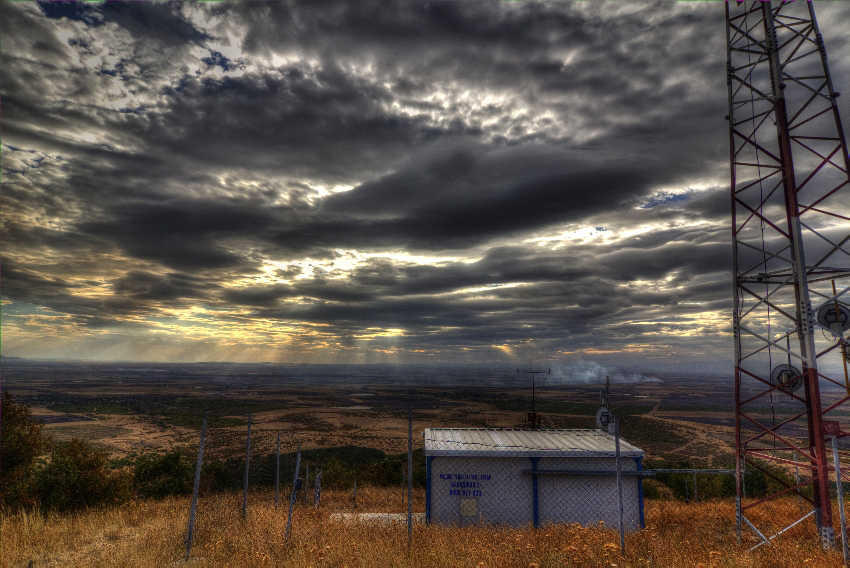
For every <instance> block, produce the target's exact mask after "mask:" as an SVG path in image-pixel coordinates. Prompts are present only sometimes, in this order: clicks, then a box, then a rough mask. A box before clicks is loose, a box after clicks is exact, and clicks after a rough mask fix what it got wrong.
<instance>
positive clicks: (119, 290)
mask: <svg viewBox="0 0 850 568" xmlns="http://www.w3.org/2000/svg"><path fill="white" fill-rule="evenodd" d="M112 286H113V289H114V291H115V295H117V296H126V297H130V298H133V299H135V300H146V301H150V300H153V301H169V300H177V299H179V298H191V299H203V298H206V297H208V296H209V294H208V292H209V291H210V290H213V289H218V288H221V285H219V284H217V283H214V282H212V281H211V280H210V279H204V278H198V277H195V276H191V275H188V274H181V273H177V272H172V273H167V274H164V275H160V274H153V273H151V272H146V271H144V270H132V271H130V272H128V273H127V274H125V275H124V276H122V277H121V278H117V279H115V280H113V282H112Z"/></svg>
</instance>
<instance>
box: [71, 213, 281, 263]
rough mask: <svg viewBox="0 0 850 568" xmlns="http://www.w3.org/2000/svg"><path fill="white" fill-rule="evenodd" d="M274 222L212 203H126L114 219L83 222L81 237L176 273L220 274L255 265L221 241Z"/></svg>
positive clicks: (80, 229)
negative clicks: (110, 244)
mask: <svg viewBox="0 0 850 568" xmlns="http://www.w3.org/2000/svg"><path fill="white" fill-rule="evenodd" d="M270 222H271V220H270V218H269V217H268V215H266V214H265V213H263V212H262V211H257V210H254V209H249V208H246V207H244V206H241V207H240V206H239V205H237V204H227V205H226V204H223V203H215V202H210V201H200V200H199V201H191V202H187V201H175V202H171V203H153V204H152V203H139V204H122V205H121V206H118V207H116V208H115V209H114V210H113V211H112V212H111V218H109V219H105V220H102V221H94V222H84V223H81V224H80V225H79V227H78V229H79V231H80V232H82V233H83V234H87V235H90V236H95V237H99V238H101V239H103V240H105V241H110V242H113V243H115V244H117V245H118V246H120V247H121V248H122V249H124V251H125V252H126V253H127V254H129V255H131V256H133V257H136V258H140V259H145V260H153V261H157V262H160V263H162V264H163V265H165V266H168V267H170V268H176V269H188V270H191V269H195V270H199V269H216V268H235V267H238V266H241V267H242V268H243V269H246V270H250V267H251V265H252V264H254V262H252V261H251V260H250V259H248V258H246V257H245V256H242V255H239V254H235V253H233V252H230V251H229V250H227V249H226V248H225V247H224V246H223V245H222V244H220V243H219V242H217V239H226V238H228V237H230V236H233V235H241V234H247V233H250V232H251V231H252V230H255V229H262V227H263V226H267V225H269V224H270Z"/></svg>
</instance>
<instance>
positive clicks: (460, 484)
mask: <svg viewBox="0 0 850 568" xmlns="http://www.w3.org/2000/svg"><path fill="white" fill-rule="evenodd" d="M531 467H532V463H531V460H530V459H528V458H466V457H441V456H438V457H434V458H433V460H432V462H431V522H434V523H440V524H455V525H466V524H470V523H494V524H505V525H511V526H523V525H527V524H529V523H532V522H533V520H534V497H533V476H532V475H530V474H526V473H523V470H525V469H531ZM615 467H616V462H615V460H614V459H613V458H540V460H539V461H538V464H537V468H538V469H567V470H576V469H588V470H610V471H614V469H615ZM622 467H623V471H635V470H637V463H636V462H635V460H633V459H632V458H623V459H622ZM441 476H443V477H442V478H441ZM473 476H475V477H474V478H473ZM486 476H490V477H489V479H487V478H486ZM537 480H538V481H537V483H538V485H537V491H538V514H539V520H540V525H541V526H542V525H543V524H545V523H547V522H565V523H580V524H583V525H593V524H597V523H599V521H603V522H604V523H605V524H606V525H607V526H609V527H611V528H613V529H616V528H617V527H618V524H617V523H618V507H617V484H616V478H615V477H614V476H610V477H608V476H576V475H538V476H537ZM453 484H454V485H453ZM469 499H474V500H475V503H474V509H475V511H476V513H477V515H476V516H474V517H470V516H466V517H465V516H461V501H462V500H469ZM623 503H624V513H625V515H624V518H625V524H626V529H627V530H636V529H639V528H640V516H639V514H640V513H639V495H638V478H637V477H635V476H623ZM466 506H467V512H469V509H470V503H469V502H467V503H466Z"/></svg>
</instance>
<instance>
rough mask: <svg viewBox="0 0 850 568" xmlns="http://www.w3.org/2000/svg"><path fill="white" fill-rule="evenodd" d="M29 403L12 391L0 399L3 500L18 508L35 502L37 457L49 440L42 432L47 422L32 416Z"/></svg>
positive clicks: (0, 497)
mask: <svg viewBox="0 0 850 568" xmlns="http://www.w3.org/2000/svg"><path fill="white" fill-rule="evenodd" d="M31 415H32V412H31V411H30V408H29V406H26V405H25V404H15V402H14V401H13V400H12V395H11V394H10V393H9V391H5V392H4V393H3V398H2V401H0V416H2V424H0V467H2V470H0V504H2V506H3V507H4V508H9V509H18V508H21V507H31V506H33V505H34V504H35V497H34V495H33V483H34V480H35V472H36V469H37V465H36V464H37V459H38V457H39V455H40V454H41V453H42V452H44V451H45V449H46V447H47V442H48V440H47V439H46V438H45V437H44V436H43V435H42V427H43V424H41V423H38V422H34V421H32V419H31Z"/></svg>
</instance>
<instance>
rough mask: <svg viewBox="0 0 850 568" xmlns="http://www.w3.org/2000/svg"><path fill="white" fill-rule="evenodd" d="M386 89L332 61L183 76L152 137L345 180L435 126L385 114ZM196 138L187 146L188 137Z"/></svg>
mask: <svg viewBox="0 0 850 568" xmlns="http://www.w3.org/2000/svg"><path fill="white" fill-rule="evenodd" d="M389 96H390V95H389V93H388V92H387V91H386V89H385V88H383V87H381V86H378V85H376V84H374V83H373V82H369V81H367V80H364V79H362V78H359V77H357V76H355V75H351V74H346V73H344V72H342V71H341V70H340V69H335V68H333V67H330V68H323V69H321V70H318V71H315V72H311V71H309V70H306V71H305V70H302V69H299V68H298V67H295V66H290V67H282V68H279V69H277V70H275V71H274V72H273V73H272V72H262V73H258V74H252V75H245V76H242V77H236V78H231V77H225V78H222V79H213V78H207V79H203V80H197V79H194V78H186V80H185V81H183V82H182V83H181V85H180V86H179V90H175V91H174V92H172V93H170V96H169V97H168V101H167V108H166V112H165V113H163V114H161V115H159V116H158V117H157V118H156V120H155V121H153V123H152V126H151V129H150V131H149V135H150V137H151V141H152V142H154V143H157V144H163V145H165V146H166V147H168V148H169V149H170V151H172V152H175V153H177V154H182V155H185V156H186V157H191V158H192V159H195V160H198V161H201V162H216V163H217V164H218V165H221V164H226V165H228V166H238V167H243V168H251V169H255V170H256V169H260V170H266V171H273V172H280V173H283V174H284V175H286V176H289V177H298V176H302V175H308V176H309V175H317V174H318V175H320V177H323V178H326V179H334V180H344V179H350V176H351V175H352V173H360V172H361V169H362V168H363V167H364V166H369V167H374V166H375V165H376V164H375V161H376V158H378V157H379V156H380V160H381V161H387V162H391V161H393V159H398V156H399V155H401V153H402V152H404V151H405V150H407V149H409V147H410V146H411V145H413V144H415V143H417V142H420V141H423V140H427V139H433V138H435V137H436V136H438V135H439V134H441V132H440V130H438V129H435V128H430V127H428V126H427V125H425V124H423V120H421V119H417V118H416V117H405V116H398V115H393V114H389V113H387V112H386V111H385V110H384V109H383V108H382V107H383V106H384V103H386V102H387V99H388V98H389ZM187 139H189V140H193V141H197V143H195V144H190V145H188V146H187V145H186V140H187Z"/></svg>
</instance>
